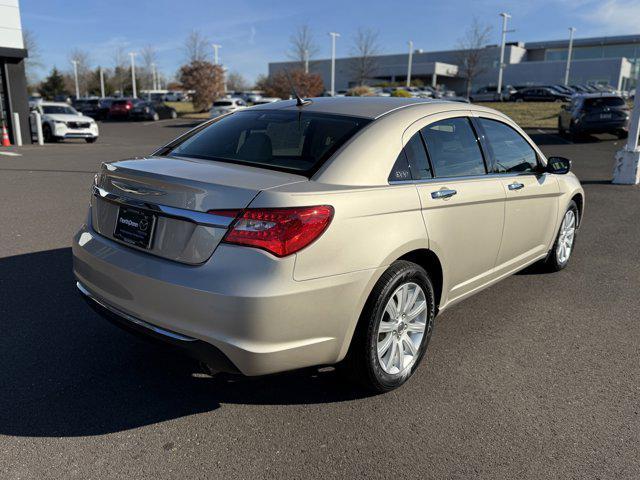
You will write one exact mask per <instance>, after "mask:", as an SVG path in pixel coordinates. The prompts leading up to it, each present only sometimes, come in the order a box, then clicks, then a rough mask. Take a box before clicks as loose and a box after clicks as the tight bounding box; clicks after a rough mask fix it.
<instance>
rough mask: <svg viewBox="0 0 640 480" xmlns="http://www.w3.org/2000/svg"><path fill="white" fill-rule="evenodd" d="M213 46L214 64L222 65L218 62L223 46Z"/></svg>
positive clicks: (215, 44)
mask: <svg viewBox="0 0 640 480" xmlns="http://www.w3.org/2000/svg"><path fill="white" fill-rule="evenodd" d="M211 46H212V47H213V64H214V65H219V64H220V63H219V62H218V49H220V48H222V45H218V44H217V43H214V44H212V45H211Z"/></svg>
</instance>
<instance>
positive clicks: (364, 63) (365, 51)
mask: <svg viewBox="0 0 640 480" xmlns="http://www.w3.org/2000/svg"><path fill="white" fill-rule="evenodd" d="M351 53H352V55H353V58H352V59H351V63H350V67H351V70H352V71H353V73H354V75H355V77H356V79H357V82H358V85H365V84H366V82H367V79H369V78H371V77H372V76H373V75H374V73H375V71H376V69H377V68H378V60H377V59H376V55H378V54H379V53H380V47H379V45H378V32H377V30H373V29H370V28H359V29H358V32H357V33H356V35H355V37H354V38H353V48H352V49H351Z"/></svg>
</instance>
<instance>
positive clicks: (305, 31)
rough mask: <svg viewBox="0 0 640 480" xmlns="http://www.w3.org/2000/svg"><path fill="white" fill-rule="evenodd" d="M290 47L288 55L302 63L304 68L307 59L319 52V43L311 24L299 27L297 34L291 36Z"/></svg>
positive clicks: (301, 65) (301, 66)
mask: <svg viewBox="0 0 640 480" xmlns="http://www.w3.org/2000/svg"><path fill="white" fill-rule="evenodd" d="M289 43H290V44H291V45H290V49H289V52H288V53H287V56H288V57H289V58H290V59H291V60H293V61H295V62H298V63H299V64H300V68H304V64H305V62H306V61H307V60H310V59H311V58H313V57H315V56H316V55H317V54H318V51H319V48H318V44H317V43H316V42H315V40H314V38H313V33H312V31H311V28H309V25H302V26H301V27H298V30H297V31H296V33H295V34H293V35H291V37H290V38H289Z"/></svg>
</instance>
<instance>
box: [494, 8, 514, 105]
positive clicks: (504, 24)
mask: <svg viewBox="0 0 640 480" xmlns="http://www.w3.org/2000/svg"><path fill="white" fill-rule="evenodd" d="M500 16H501V17H502V43H501V44H500V65H499V69H498V89H497V91H498V95H499V96H500V94H501V93H502V71H503V70H504V47H505V44H506V43H507V20H508V19H509V18H511V15H509V14H508V13H505V12H502V13H501V14H500Z"/></svg>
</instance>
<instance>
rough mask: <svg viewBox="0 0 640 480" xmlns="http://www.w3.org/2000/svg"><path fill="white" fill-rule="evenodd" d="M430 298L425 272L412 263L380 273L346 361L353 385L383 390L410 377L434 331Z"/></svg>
mask: <svg viewBox="0 0 640 480" xmlns="http://www.w3.org/2000/svg"><path fill="white" fill-rule="evenodd" d="M434 298H435V297H434V290H433V284H432V283H431V279H430V278H429V274H428V273H427V272H426V271H425V270H424V269H423V268H422V267H420V266H419V265H416V264H415V263H412V262H407V261H404V260H399V261H396V262H394V263H393V264H392V265H391V266H390V267H389V268H388V269H387V271H385V272H384V273H383V274H382V276H381V277H380V279H379V280H378V282H377V283H376V285H375V287H374V288H373V291H372V292H371V294H370V295H369V299H368V300H367V302H366V304H365V307H364V309H363V311H362V314H361V315H360V320H359V322H358V327H357V328H356V332H355V334H354V337H353V341H352V343H351V347H350V349H349V353H348V354H347V359H346V362H345V363H346V364H347V365H348V367H349V372H350V373H351V375H352V376H353V378H354V379H355V380H356V381H358V382H359V383H360V384H361V385H362V386H364V387H365V388H366V389H367V390H371V391H374V392H388V391H390V390H393V389H395V388H398V387H399V386H401V385H402V384H403V383H405V382H406V381H407V380H408V379H409V377H411V375H413V373H414V372H415V370H416V369H417V368H418V365H419V364H420V361H421V360H422V357H423V356H424V354H425V352H426V350H427V346H428V344H429V339H430V338H431V332H432V331H433V322H434V317H435V302H434ZM405 309H406V310H405ZM418 311H419V313H416V312H418ZM391 312H393V315H392V313H391ZM423 327H424V328H423ZM385 346H386V349H385Z"/></svg>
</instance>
